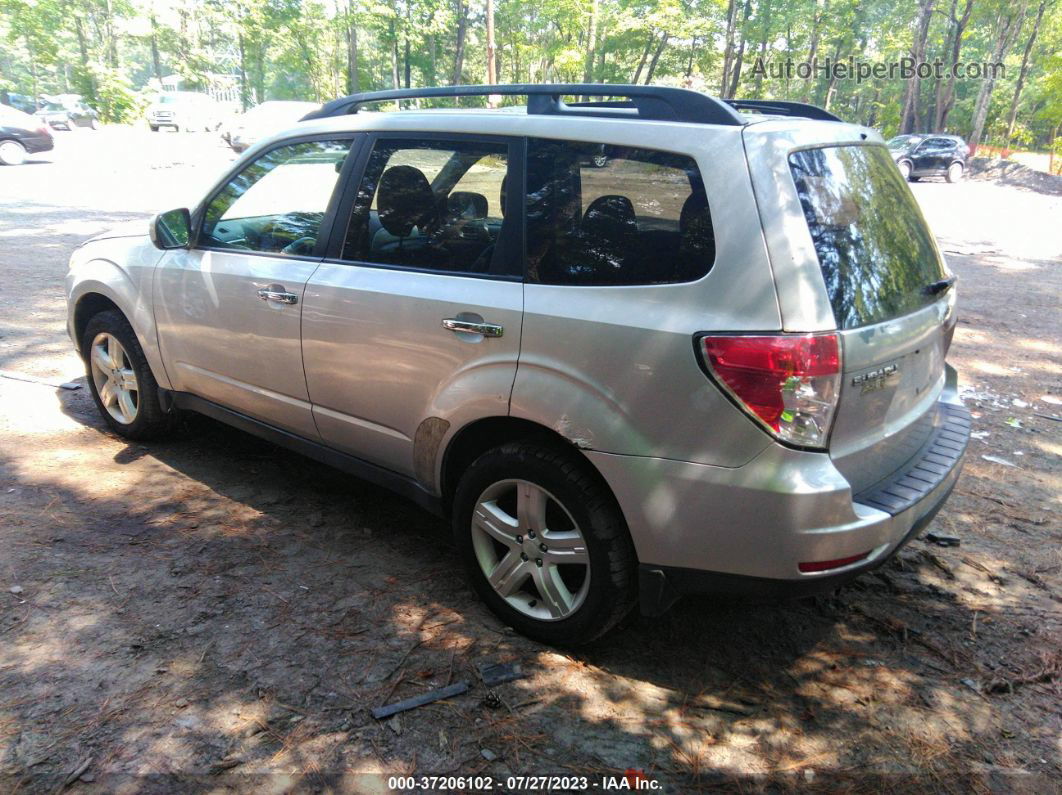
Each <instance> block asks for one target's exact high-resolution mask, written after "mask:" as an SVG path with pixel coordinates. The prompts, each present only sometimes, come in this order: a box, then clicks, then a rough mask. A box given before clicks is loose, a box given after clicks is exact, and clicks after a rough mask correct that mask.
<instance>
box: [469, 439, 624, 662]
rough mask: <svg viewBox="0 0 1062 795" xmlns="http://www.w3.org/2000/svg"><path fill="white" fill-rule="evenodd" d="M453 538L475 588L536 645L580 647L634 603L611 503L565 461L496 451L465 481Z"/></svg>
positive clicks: (582, 468) (512, 447) (549, 452)
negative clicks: (533, 640) (548, 644)
mask: <svg viewBox="0 0 1062 795" xmlns="http://www.w3.org/2000/svg"><path fill="white" fill-rule="evenodd" d="M453 518H454V534H455V539H456V542H457V545H458V548H459V550H460V552H461V556H462V559H463V562H464V565H465V568H466V571H467V572H468V575H469V577H470V579H471V581H472V586H473V587H474V588H475V590H476V592H477V593H478V594H479V596H480V598H482V599H483V601H484V602H486V604H487V606H488V607H489V608H490V609H491V610H492V611H493V612H494V613H495V614H496V615H497V616H498V617H499V618H501V619H502V620H503V621H504V622H505V623H507V624H509V625H510V626H511V627H513V628H514V629H516V630H517V631H519V632H521V633H523V634H524V635H527V636H528V637H531V638H534V639H536V640H539V641H542V642H545V643H550V644H556V645H561V646H570V645H577V644H581V643H587V642H589V641H591V640H594V639H595V638H597V637H600V636H601V635H603V634H604V633H605V632H607V631H608V630H610V629H611V628H612V627H614V626H615V625H616V624H617V623H618V622H619V621H620V620H621V619H622V618H623V617H624V616H626V615H627V613H629V612H630V610H631V608H632V607H633V606H634V604H635V601H636V596H637V592H636V585H635V582H636V580H635V575H636V569H637V560H636V557H635V554H634V549H633V545H632V544H631V540H630V535H629V533H628V531H627V526H626V523H625V522H624V520H623V516H622V515H621V514H620V511H619V508H618V507H617V506H616V504H615V501H614V499H613V498H612V495H611V494H610V493H609V492H608V490H607V489H606V488H605V486H604V485H603V484H602V483H600V482H599V480H598V479H597V478H596V477H594V476H593V474H592V473H591V471H589V468H588V465H587V464H586V463H585V462H584V461H579V460H578V458H576V457H575V456H574V455H572V454H571V453H570V452H567V451H563V450H560V449H554V448H553V447H550V446H547V445H544V444H541V443H538V442H533V441H527V442H518V443H510V444H506V445H502V446H501V447H497V448H495V449H493V450H490V451H488V452H486V453H484V454H483V455H481V456H480V457H479V458H478V459H477V460H476V461H475V462H474V463H473V464H472V465H471V466H470V467H469V468H468V470H467V471H466V472H465V473H464V475H463V476H462V477H461V481H460V483H459V484H458V488H457V492H456V494H455V496H454V510H453Z"/></svg>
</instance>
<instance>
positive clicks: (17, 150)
mask: <svg viewBox="0 0 1062 795" xmlns="http://www.w3.org/2000/svg"><path fill="white" fill-rule="evenodd" d="M0 154H2V155H3V159H4V160H5V161H6V162H8V163H13V164H16V165H17V164H18V163H21V162H23V161H24V160H25V158H26V153H25V150H24V149H23V148H22V147H21V146H20V145H19V144H17V143H15V142H14V141H5V142H4V143H0Z"/></svg>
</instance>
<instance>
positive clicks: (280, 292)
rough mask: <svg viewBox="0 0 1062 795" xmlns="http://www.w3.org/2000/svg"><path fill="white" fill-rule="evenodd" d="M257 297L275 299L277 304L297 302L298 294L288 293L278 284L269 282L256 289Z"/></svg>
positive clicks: (266, 299)
mask: <svg viewBox="0 0 1062 795" xmlns="http://www.w3.org/2000/svg"><path fill="white" fill-rule="evenodd" d="M258 297H259V298H261V299H262V300H263V301H276V302H277V303H278V304H297V303H299V296H297V295H295V293H289V292H286V291H285V290H284V288H283V287H281V286H280V285H279V284H271V285H269V286H268V287H263V288H262V289H261V290H259V291H258Z"/></svg>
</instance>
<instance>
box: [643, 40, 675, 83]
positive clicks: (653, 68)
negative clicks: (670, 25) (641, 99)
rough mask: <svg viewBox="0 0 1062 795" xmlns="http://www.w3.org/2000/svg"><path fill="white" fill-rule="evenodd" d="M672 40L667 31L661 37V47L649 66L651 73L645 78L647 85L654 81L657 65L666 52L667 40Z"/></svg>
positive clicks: (657, 49)
mask: <svg viewBox="0 0 1062 795" xmlns="http://www.w3.org/2000/svg"><path fill="white" fill-rule="evenodd" d="M669 38H671V34H670V33H668V32H667V31H666V30H665V31H664V33H663V35H661V36H660V45H659V46H658V47H657V48H656V52H655V53H653V60H652V61H651V62H650V64H649V72H648V73H647V74H646V76H645V84H646V85H649V83H650V82H652V79H653V72H655V71H656V64H657V62H658V61H659V60H660V55H661V54H662V53H663V52H664V47H666V46H667V40H668V39H669Z"/></svg>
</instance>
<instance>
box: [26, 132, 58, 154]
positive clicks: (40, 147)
mask: <svg viewBox="0 0 1062 795" xmlns="http://www.w3.org/2000/svg"><path fill="white" fill-rule="evenodd" d="M19 140H20V141H21V142H22V145H23V146H24V147H26V151H27V152H29V153H30V154H33V153H35V152H48V151H50V150H52V149H54V148H55V139H53V138H52V136H50V135H27V136H26V137H25V138H20V139H19Z"/></svg>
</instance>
